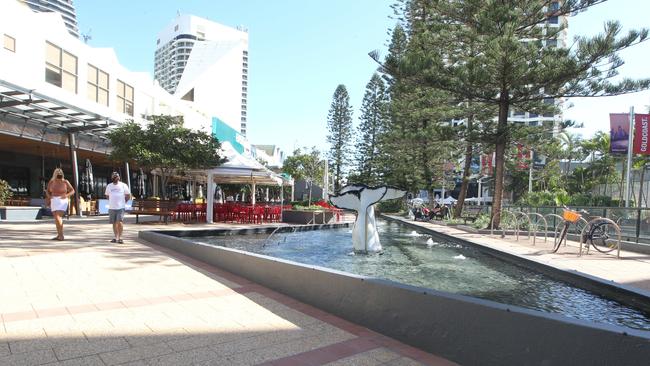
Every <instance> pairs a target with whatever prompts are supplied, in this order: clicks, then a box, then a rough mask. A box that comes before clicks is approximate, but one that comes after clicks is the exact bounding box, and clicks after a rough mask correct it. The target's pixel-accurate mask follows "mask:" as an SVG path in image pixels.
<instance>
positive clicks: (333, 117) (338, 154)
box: [327, 84, 352, 191]
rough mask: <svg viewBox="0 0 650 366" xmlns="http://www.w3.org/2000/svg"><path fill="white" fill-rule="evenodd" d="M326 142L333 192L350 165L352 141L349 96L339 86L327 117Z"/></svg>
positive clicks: (339, 184)
mask: <svg viewBox="0 0 650 366" xmlns="http://www.w3.org/2000/svg"><path fill="white" fill-rule="evenodd" d="M327 128H328V130H329V134H328V135H327V142H328V143H329V144H330V146H331V147H330V150H329V153H328V158H329V161H330V166H331V167H332V170H333V171H334V191H338V190H339V188H340V186H341V181H342V179H343V175H344V174H345V172H346V169H347V167H348V166H349V163H350V143H351V139H352V106H351V105H350V96H349V95H348V91H347V89H346V88H345V85H343V84H341V85H339V86H337V87H336V90H335V91H334V95H333V96H332V104H331V106H330V110H329V113H328V115H327Z"/></svg>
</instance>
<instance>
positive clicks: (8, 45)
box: [3, 34, 16, 52]
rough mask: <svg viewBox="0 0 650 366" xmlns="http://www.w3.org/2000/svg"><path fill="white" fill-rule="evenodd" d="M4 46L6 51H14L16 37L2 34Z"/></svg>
mask: <svg viewBox="0 0 650 366" xmlns="http://www.w3.org/2000/svg"><path fill="white" fill-rule="evenodd" d="M3 44H4V48H5V50H7V51H11V52H16V39H15V38H14V37H12V36H9V35H6V34H5V35H4V40H3Z"/></svg>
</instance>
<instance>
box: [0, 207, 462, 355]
mask: <svg viewBox="0 0 650 366" xmlns="http://www.w3.org/2000/svg"><path fill="white" fill-rule="evenodd" d="M174 226H182V227H184V228H187V227H188V226H183V225H181V224H170V225H168V226H164V225H155V226H154V225H151V224H144V225H137V226H136V225H134V224H128V225H127V226H126V232H125V244H123V245H116V244H111V243H109V240H110V239H111V237H112V233H111V229H110V227H109V225H108V224H106V218H102V219H99V220H97V219H86V220H83V221H75V220H71V221H69V222H66V224H65V237H66V240H65V241H63V242H58V241H52V240H49V239H50V238H51V237H52V236H54V224H53V223H48V224H0V278H1V279H2V282H1V283H2V285H0V299H1V300H0V318H1V319H2V324H1V326H0V365H43V364H47V365H65V366H72V365H255V364H266V365H380V364H385V365H422V364H425V365H453V363H451V362H449V361H447V360H444V359H442V358H440V357H437V356H434V355H431V354H428V353H425V352H423V351H420V350H418V349H415V348H412V347H409V346H406V345H404V344H401V343H399V342H397V341H395V340H392V339H390V338H387V337H385V336H382V335H380V334H377V333H375V332H372V331H369V330H368V329H365V328H363V327H360V326H357V325H355V324H352V323H350V322H347V321H345V320H342V319H340V318H337V317H335V316H333V315H330V314H328V313H325V312H323V311H320V310H318V309H316V308H314V307H311V306H308V305H305V304H302V303H300V302H297V301H296V300H293V299H291V298H289V297H286V296H284V295H281V294H279V293H276V292H273V291H271V290H269V289H266V288H264V287H262V286H260V285H257V284H255V283H252V282H250V281H247V280H245V279H242V278H240V277H237V276H234V275H232V274H230V273H227V272H224V271H221V270H218V269H216V268H213V267H210V266H208V265H206V264H204V263H202V262H200V261H196V260H192V259H189V258H187V257H183V256H181V255H178V254H176V253H173V252H171V251H169V250H166V249H164V248H161V247H157V246H155V245H151V244H146V243H144V242H139V241H138V240H137V238H136V237H137V230H141V229H152V228H153V227H157V228H162V227H165V228H173V227H174ZM190 227H205V225H193V226H190ZM212 227H216V225H214V226H212Z"/></svg>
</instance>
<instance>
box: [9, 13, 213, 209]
mask: <svg viewBox="0 0 650 366" xmlns="http://www.w3.org/2000/svg"><path fill="white" fill-rule="evenodd" d="M0 38H1V39H2V40H1V43H0V179H5V180H8V181H9V183H10V184H11V185H12V187H15V188H16V189H17V192H19V193H20V194H24V195H25V196H27V197H32V198H37V197H40V196H41V195H42V184H43V180H45V179H48V178H49V177H48V174H51V171H52V169H53V168H54V167H56V166H61V167H63V169H64V171H65V172H66V175H67V177H69V178H72V176H73V175H78V173H77V170H78V169H76V167H77V166H78V165H83V162H84V161H85V159H89V160H90V161H92V163H93V165H95V175H96V180H97V182H96V183H101V179H103V180H104V183H106V181H107V180H108V178H109V177H110V172H111V171H112V170H113V169H120V170H122V169H126V168H125V167H120V166H117V167H116V166H115V163H113V162H111V161H110V160H109V159H108V157H107V153H109V152H110V150H111V147H110V144H109V142H108V139H107V138H106V136H105V133H106V131H107V130H109V129H110V128H111V126H115V125H118V124H120V123H122V122H124V121H126V120H129V119H133V120H135V121H138V122H143V121H144V119H143V116H145V115H154V114H169V115H182V116H183V117H184V119H185V126H186V127H188V128H192V129H199V130H203V131H205V132H211V131H212V125H213V123H212V117H211V115H209V114H208V113H204V112H202V111H200V110H198V109H196V106H193V105H188V104H187V103H185V102H183V101H181V100H179V99H178V98H176V97H174V96H173V95H171V94H169V93H167V92H166V91H165V90H164V89H162V88H161V87H160V86H158V85H157V83H155V82H154V81H153V79H152V78H151V76H150V75H149V74H148V73H141V72H132V71H129V70H127V69H126V68H125V67H124V66H122V65H121V64H120V63H119V61H118V59H117V57H116V54H115V52H114V50H113V49H111V48H93V47H90V46H88V45H87V44H85V43H83V42H82V41H81V40H79V39H78V38H77V37H75V36H73V35H71V34H70V33H69V32H68V28H67V27H66V24H65V22H64V19H63V18H62V16H61V15H60V14H59V13H54V12H40V13H35V12H33V11H31V10H30V9H29V8H28V7H27V6H25V5H24V4H23V3H21V2H18V1H3V5H2V11H0ZM71 142H72V144H71ZM70 145H72V147H73V148H72V149H71V148H70ZM73 150H74V153H73ZM77 159H78V160H79V162H80V163H79V164H77V162H76V160H77ZM123 176H125V174H123ZM100 178H101V179H100ZM125 178H126V177H125ZM125 180H126V179H125ZM71 182H72V180H71ZM95 192H96V193H95V194H96V196H97V195H99V194H101V192H103V191H101V186H97V187H95ZM97 192H100V193H97Z"/></svg>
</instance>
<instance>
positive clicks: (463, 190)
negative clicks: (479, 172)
mask: <svg viewBox="0 0 650 366" xmlns="http://www.w3.org/2000/svg"><path fill="white" fill-rule="evenodd" d="M471 129H472V117H471V116H470V118H468V119H467V130H468V131H470V130H471ZM466 139H467V137H466ZM465 144H466V147H465V166H464V167H463V183H462V184H461V186H460V193H459V194H458V203H457V204H456V210H455V211H454V218H455V219H457V218H459V217H460V215H461V213H462V212H463V205H464V203H465V197H467V188H468V187H469V175H470V173H471V171H470V169H471V167H472V143H471V142H470V141H465Z"/></svg>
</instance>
